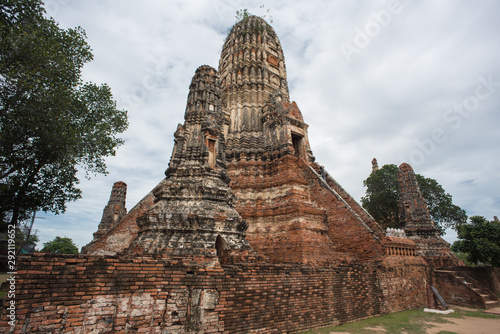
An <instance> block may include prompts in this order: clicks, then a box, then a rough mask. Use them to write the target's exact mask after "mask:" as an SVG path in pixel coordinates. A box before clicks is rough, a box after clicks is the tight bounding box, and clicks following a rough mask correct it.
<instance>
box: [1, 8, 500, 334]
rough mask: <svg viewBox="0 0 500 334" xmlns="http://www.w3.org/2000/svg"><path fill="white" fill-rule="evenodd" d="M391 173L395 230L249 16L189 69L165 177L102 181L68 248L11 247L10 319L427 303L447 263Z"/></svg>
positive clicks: (269, 327)
mask: <svg viewBox="0 0 500 334" xmlns="http://www.w3.org/2000/svg"><path fill="white" fill-rule="evenodd" d="M166 167H167V166H166ZM376 168H378V165H377V162H376V160H374V162H373V170H376ZM159 179H160V178H159ZM399 182H400V189H401V199H402V200H401V212H402V217H403V220H402V221H401V228H402V229H403V230H394V231H393V230H390V231H389V230H388V231H384V230H383V229H382V228H381V227H380V226H379V225H378V224H377V222H376V221H375V220H374V219H373V218H372V217H371V216H370V214H368V212H366V211H365V210H364V209H363V208H362V207H361V206H360V205H359V204H358V203H357V202H356V201H355V200H354V199H353V198H352V197H351V196H350V195H349V194H348V192H347V191H346V190H345V189H344V188H342V187H341V186H340V184H339V183H338V182H337V181H336V180H335V179H334V178H333V177H332V176H331V175H330V174H329V173H328V172H327V171H326V170H325V169H324V167H323V166H322V165H320V164H319V163H318V162H316V159H315V157H314V155H313V152H312V149H311V147H310V144H309V139H308V125H307V124H306V123H305V121H304V117H303V115H302V112H301V111H300V109H299V107H298V105H297V103H296V102H293V101H292V100H290V96H289V90H288V84H287V76H286V68H285V58H284V54H283V50H282V48H281V45H280V41H279V39H278V37H277V34H276V32H275V31H274V30H273V28H272V27H271V26H270V25H269V24H267V23H266V22H265V21H264V20H263V19H261V18H259V17H255V16H250V17H248V18H245V19H243V20H242V21H240V22H238V23H237V24H235V26H234V27H233V28H232V30H231V32H230V33H229V35H228V37H227V39H226V41H225V43H224V46H223V49H222V52H221V58H220V62H219V69H218V71H217V70H216V69H214V68H212V67H210V66H207V65H203V66H200V67H199V68H198V69H197V70H196V72H195V73H194V77H193V79H192V82H191V84H190V86H189V93H188V98H187V105H186V110H185V114H184V124H179V126H178V127H177V130H176V132H175V143H174V148H173V152H172V155H171V159H170V163H169V165H168V167H167V169H166V171H165V178H164V179H163V180H159V182H158V185H157V186H156V187H155V188H154V189H152V190H151V192H150V193H148V194H146V195H145V196H144V198H143V199H142V200H141V201H139V203H137V204H136V205H135V206H134V207H132V209H130V210H129V211H127V210H126V209H125V195H126V191H127V189H126V184H125V183H124V182H117V183H115V185H114V186H113V189H112V192H111V196H110V200H109V202H108V204H107V205H106V207H105V209H104V212H103V218H102V221H101V223H100V224H99V228H98V231H97V232H96V233H95V234H94V238H93V240H92V241H91V242H90V243H89V244H88V245H87V246H86V247H84V249H83V254H80V255H76V256H75V255H51V254H34V255H30V256H24V257H21V258H20V260H19V266H18V271H17V275H18V276H17V277H18V278H17V285H16V289H17V290H16V298H17V299H16V305H17V318H16V327H15V333H56V332H74V333H139V332H147V333H278V332H279V333H285V332H286V333H296V332H300V331H304V330H307V329H310V328H314V327H320V326H331V325H337V324H341V323H345V322H349V321H354V320H358V319H363V318H366V317H371V316H376V315H381V314H386V313H391V312H396V311H401V310H406V309H412V308H417V307H422V306H426V305H427V287H428V286H429V285H431V284H435V283H436V280H437V278H442V279H441V281H440V282H444V283H443V284H442V285H441V288H442V289H443V290H446V289H447V287H451V286H453V285H454V284H455V283H456V284H459V283H457V282H456V281H454V278H453V277H454V276H453V275H454V274H448V273H453V271H451V270H447V271H443V272H441V273H439V274H436V271H437V270H439V269H443V266H446V267H447V268H448V269H449V268H451V267H454V268H455V269H456V268H458V266H460V264H461V263H460V261H459V260H458V259H457V258H456V257H454V256H453V255H452V254H451V253H450V251H449V245H448V244H447V243H446V242H444V240H442V239H441V238H440V237H439V234H438V233H437V230H436V228H435V227H434V225H433V222H432V220H431V218H430V216H429V213H428V210H427V208H426V206H425V202H424V201H423V198H422V196H421V194H420V191H419V189H418V184H417V182H416V179H415V175H414V172H413V170H412V169H411V167H410V166H409V165H407V164H403V165H401V167H400V172H399ZM132 191H133V189H132ZM457 270H458V269H457ZM497 274H498V273H497ZM450 275H451V276H450ZM469 275H473V273H472V274H471V273H469ZM497 280H498V279H497ZM497 283H498V281H497ZM464 294H465V293H462V294H461V296H463V295H464ZM450 298H451V297H450ZM8 321H9V318H8V313H7V312H4V314H3V316H2V328H0V332H2V330H3V332H7V331H8V330H9V328H10V327H9V325H8Z"/></svg>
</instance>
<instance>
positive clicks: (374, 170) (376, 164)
mask: <svg viewBox="0 0 500 334" xmlns="http://www.w3.org/2000/svg"><path fill="white" fill-rule="evenodd" d="M376 171H378V162H377V159H375V158H373V160H372V173H373V172H376Z"/></svg>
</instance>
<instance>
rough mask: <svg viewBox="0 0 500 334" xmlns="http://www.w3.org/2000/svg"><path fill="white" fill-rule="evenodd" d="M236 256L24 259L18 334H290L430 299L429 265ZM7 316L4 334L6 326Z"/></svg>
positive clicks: (404, 261)
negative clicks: (223, 260)
mask: <svg viewBox="0 0 500 334" xmlns="http://www.w3.org/2000/svg"><path fill="white" fill-rule="evenodd" d="M393 258H394V259H396V260H393V261H392V262H387V263H383V264H374V263H372V264H369V265H354V266H349V267H341V266H338V267H313V266H305V265H294V264H289V265H278V264H269V263H258V262H256V261H255V259H244V258H243V259H240V260H238V261H247V262H252V263H251V264H249V263H241V262H240V263H238V261H235V260H234V259H233V260H231V258H230V260H229V261H228V262H227V264H225V265H223V267H221V266H220V265H219V263H218V262H217V259H212V258H208V259H207V258H179V259H176V258H171V259H166V258H153V257H150V258H146V257H144V258H141V257H136V258H126V257H118V256H113V257H101V256H83V255H78V256H54V255H48V254H46V255H32V256H25V257H22V258H21V259H20V262H19V270H18V276H17V279H16V289H17V290H16V316H17V319H18V324H17V326H16V331H15V332H16V333H44V334H45V333H55V332H73V333H92V332H94V333H106V332H109V333H111V332H112V333H124V332H134V333H135V332H136V333H141V332H148V333H151V332H153V333H156V332H158V333H160V332H162V331H163V333H242V332H244V333H258V332H261V333H273V332H276V333H285V332H297V331H301V330H305V329H308V328H312V327H318V326H326V325H332V324H339V323H344V322H348V321H353V320H357V319H362V318H366V317H370V316H374V315H377V314H383V313H388V312H393V311H397V310H402V309H408V308H414V307H419V306H423V305H424V304H425V280H426V272H425V268H422V267H421V264H420V263H411V261H410V262H408V261H409V260H408V259H409V257H406V258H405V257H393ZM6 316H7V313H5V312H4V314H3V316H2V323H1V328H0V332H6V331H7V329H8V325H7V321H8V319H7V317H6Z"/></svg>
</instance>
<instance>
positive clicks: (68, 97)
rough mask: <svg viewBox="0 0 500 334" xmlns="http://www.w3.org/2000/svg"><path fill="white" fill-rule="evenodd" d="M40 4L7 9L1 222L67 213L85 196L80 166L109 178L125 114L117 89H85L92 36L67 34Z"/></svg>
mask: <svg viewBox="0 0 500 334" xmlns="http://www.w3.org/2000/svg"><path fill="white" fill-rule="evenodd" d="M44 15H45V10H44V8H43V6H42V2H41V1H40V0H16V1H3V2H2V4H1V5H0V218H1V219H2V220H4V219H6V216H7V213H9V216H10V217H11V218H10V219H9V221H10V222H11V223H15V224H16V223H17V222H18V221H20V220H22V219H25V218H27V217H28V216H29V215H30V214H32V213H33V212H35V211H39V210H42V211H45V212H49V211H50V212H54V213H56V214H57V213H61V212H64V211H65V209H66V203H67V202H68V201H74V200H76V199H78V198H80V197H81V191H80V190H79V189H78V188H77V187H76V185H77V184H78V182H79V180H78V178H77V176H76V174H77V170H78V168H82V169H83V170H85V171H86V175H87V177H89V176H90V175H95V174H99V173H106V165H105V162H104V159H105V158H106V157H107V156H112V155H114V154H115V152H116V148H117V147H118V146H120V145H121V144H123V140H122V139H120V138H117V137H116V135H117V134H118V133H121V132H123V131H125V130H126V128H127V127H128V121H127V113H126V111H120V110H117V108H116V103H115V101H114V100H113V99H112V94H111V90H110V88H109V87H108V86H107V85H105V84H103V85H96V84H94V83H83V82H82V80H81V71H82V68H83V65H84V64H85V63H88V62H90V61H91V60H92V58H93V56H92V53H91V49H90V46H89V45H87V43H86V35H85V31H84V30H83V29H82V28H80V27H77V28H75V29H66V30H65V29H61V28H59V26H58V24H57V23H56V22H55V21H54V20H53V19H48V18H46V17H45V16H44Z"/></svg>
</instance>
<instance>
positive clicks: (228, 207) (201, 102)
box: [128, 65, 250, 256]
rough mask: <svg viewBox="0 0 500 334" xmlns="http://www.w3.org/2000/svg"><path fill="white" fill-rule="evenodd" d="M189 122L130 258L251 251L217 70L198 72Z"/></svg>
mask: <svg viewBox="0 0 500 334" xmlns="http://www.w3.org/2000/svg"><path fill="white" fill-rule="evenodd" d="M184 118H185V122H184V124H183V125H180V124H179V126H178V127H177V131H176V132H175V144H174V148H173V152H172V157H171V160H170V163H169V166H168V169H167V170H166V172H165V174H166V179H165V182H163V183H161V184H160V185H159V186H158V187H157V188H156V189H154V190H153V194H154V197H155V200H154V205H153V206H152V207H151V208H150V209H149V210H148V211H147V212H146V214H145V215H143V216H141V217H139V218H138V219H137V224H138V226H139V232H138V235H137V238H136V239H135V240H134V241H133V242H132V244H131V245H130V247H129V249H128V252H129V253H141V254H169V255H209V256H210V255H216V253H217V254H219V255H220V252H221V251H223V250H241V249H245V250H248V249H250V246H249V244H248V243H247V242H246V241H245V230H246V229H247V224H246V222H245V221H244V220H242V219H241V216H240V215H239V214H238V212H237V211H236V209H235V208H234V205H233V203H234V200H235V197H234V195H233V193H232V191H231V189H230V188H229V186H228V183H229V178H228V177H227V172H226V168H225V152H224V134H223V132H222V126H223V117H222V108H221V101H220V86H219V83H218V76H217V71H216V70H215V69H213V68H212V67H210V66H206V65H205V66H201V67H199V68H198V69H197V70H196V73H195V75H194V77H193V80H192V81H191V85H190V87H189V95H188V100H187V106H186V112H185V115H184Z"/></svg>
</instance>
